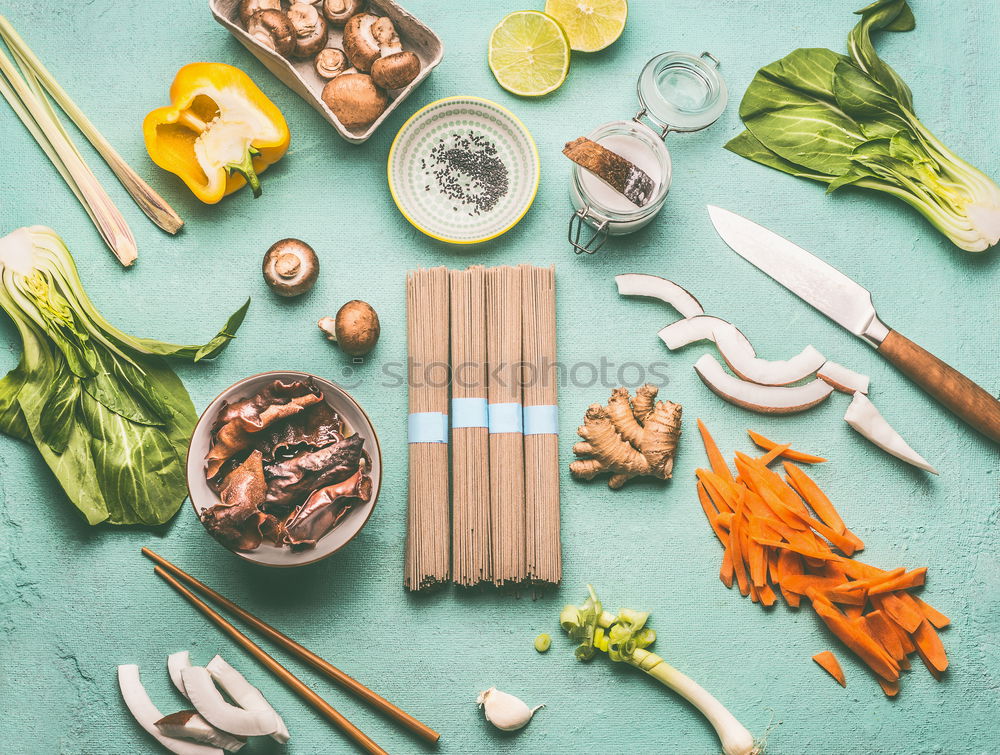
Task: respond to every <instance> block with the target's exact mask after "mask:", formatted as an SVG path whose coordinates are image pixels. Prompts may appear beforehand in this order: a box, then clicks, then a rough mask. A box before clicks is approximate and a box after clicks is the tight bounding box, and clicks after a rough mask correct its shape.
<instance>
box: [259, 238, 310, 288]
mask: <svg viewBox="0 0 1000 755" xmlns="http://www.w3.org/2000/svg"><path fill="white" fill-rule="evenodd" d="M261 272H262V273H263V274H264V280H265V281H267V285H269V286H270V287H271V290H273V291H274V292H275V293H276V294H278V295H279V296H299V295H300V294H304V293H305V292H306V291H308V290H309V289H310V288H312V287H313V284H314V283H315V282H316V278H317V277H318V276H319V257H317V256H316V252H315V251H314V250H313V248H312V247H311V246H309V244H307V243H306V242H304V241H300V240H299V239H292V238H288V239H282V240H281V241H276V242H275V243H273V244H272V245H271V248H270V249H268V250H267V253H266V254H265V255H264V263H263V265H262V266H261Z"/></svg>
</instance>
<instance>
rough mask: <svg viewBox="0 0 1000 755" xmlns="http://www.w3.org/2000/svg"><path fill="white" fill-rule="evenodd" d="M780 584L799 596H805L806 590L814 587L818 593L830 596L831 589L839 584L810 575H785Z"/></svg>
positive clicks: (834, 580) (829, 579) (833, 580)
mask: <svg viewBox="0 0 1000 755" xmlns="http://www.w3.org/2000/svg"><path fill="white" fill-rule="evenodd" d="M781 584H782V585H784V586H785V587H787V588H788V589H789V590H791V591H792V592H795V593H798V594H799V595H805V594H806V590H807V589H808V588H810V587H814V588H816V589H817V590H819V591H820V592H825V593H827V595H828V596H832V594H833V590H832V588H834V587H836V586H837V585H838V584H839V582H838V580H836V579H831V578H830V577H816V576H813V575H812V574H787V575H784V576H783V577H782V583H781Z"/></svg>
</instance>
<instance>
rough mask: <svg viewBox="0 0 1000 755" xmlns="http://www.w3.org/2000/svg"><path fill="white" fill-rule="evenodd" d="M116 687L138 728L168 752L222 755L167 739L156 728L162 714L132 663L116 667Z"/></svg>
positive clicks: (195, 744) (181, 741)
mask: <svg viewBox="0 0 1000 755" xmlns="http://www.w3.org/2000/svg"><path fill="white" fill-rule="evenodd" d="M118 687H119V688H120V689H121V692H122V699H124V700H125V705H126V707H127V708H128V709H129V712H130V713H131V714H132V717H133V718H135V720H136V722H137V723H138V724H139V726H141V727H142V728H143V729H145V731H146V733H147V734H149V735H150V736H151V737H153V738H154V739H156V741H157V742H159V743H160V744H161V745H163V746H164V747H166V748H167V749H168V750H170V752H173V753H177V755H224V753H223V751H222V750H220V749H219V748H218V747H213V746H211V745H204V744H199V743H197V742H190V741H188V740H186V739H177V738H175V737H168V736H166V735H165V734H163V732H161V731H160V730H159V729H157V728H156V722H157V721H159V720H160V719H161V718H163V714H162V713H160V711H159V710H158V709H157V707H156V706H155V705H153V701H152V700H150V699H149V695H148V694H146V688H145V687H143V686H142V680H141V679H140V677H139V667H138V666H136V665H135V664H134V663H128V664H125V665H123V666H119V667H118Z"/></svg>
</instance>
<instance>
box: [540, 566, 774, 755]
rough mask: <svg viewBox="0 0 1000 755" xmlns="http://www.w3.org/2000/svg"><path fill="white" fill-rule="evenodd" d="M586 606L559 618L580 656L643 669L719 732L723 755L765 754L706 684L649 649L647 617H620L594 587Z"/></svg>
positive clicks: (565, 610)
mask: <svg viewBox="0 0 1000 755" xmlns="http://www.w3.org/2000/svg"><path fill="white" fill-rule="evenodd" d="M587 590H588V591H589V592H590V595H589V596H588V597H587V600H586V601H585V602H584V603H583V605H581V606H572V605H568V606H566V607H565V608H563V610H562V613H561V614H559V623H560V624H561V625H562V628H563V629H564V630H565V631H566V633H567V634H569V636H570V637H571V638H572V639H574V640H577V641H578V642H579V643H580V645H579V646H578V647H577V648H576V657H577V658H578V659H579V660H581V661H588V660H590V659H591V658H593V657H594V656H595V655H596V654H597V652H598V651H600V652H604V653H606V654H607V656H608V657H609V658H610V659H611V660H612V661H617V662H624V663H627V664H629V665H630V666H635V667H636V668H637V669H639V670H641V671H644V672H645V673H647V674H649V675H650V676H651V677H653V678H654V679H656V680H657V681H659V682H661V683H662V684H665V685H666V686H667V687H669V688H670V689H672V690H673V691H674V692H676V693H677V694H678V695H680V696H681V697H683V698H684V699H685V700H687V701H688V702H689V703H691V704H692V705H693V706H694V707H695V708H697V709H698V710H699V711H700V712H701V714H702V715H704V716H705V718H706V719H708V722H709V723H710V724H712V726H713V727H714V728H715V731H716V733H717V734H718V735H719V741H720V742H721V743H722V752H723V755H760V753H762V752H763V747H762V746H761V745H758V744H757V743H756V742H754V738H753V735H752V734H751V733H750V732H749V731H748V730H747V729H746V727H744V726H743V724H741V723H740V722H739V721H737V720H736V717H735V716H733V714H732V713H730V712H729V711H728V710H727V709H726V708H725V707H724V706H723V705H722V703H720V702H719V701H718V700H716V699H715V698H714V697H712V695H710V694H709V693H708V692H707V691H706V690H705V689H704V688H703V687H702V686H701V685H699V684H698V683H697V682H695V681H694V680H693V679H691V678H690V677H689V676H687V675H685V674H682V673H681V672H680V671H678V670H677V669H675V668H674V667H673V666H671V665H670V664H669V663H667V662H666V661H665V660H663V658H661V657H660V656H658V655H657V654H656V653H652V652H650V651H648V650H646V648H647V647H649V646H650V645H652V644H653V642H654V641H655V640H656V632H654V631H653V630H652V629H650V628H649V627H647V626H646V621H647V619H648V618H649V614H648V613H643V612H641V611H632V610H629V609H627V608H626V609H623V610H621V611H620V612H619V613H618V615H617V616H615V615H613V614H611V613H610V612H608V611H605V610H604V609H603V606H602V605H601V601H600V600H599V599H598V597H597V594H596V593H595V592H594V588H593V587H591V586H590V585H587Z"/></svg>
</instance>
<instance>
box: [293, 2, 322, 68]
mask: <svg viewBox="0 0 1000 755" xmlns="http://www.w3.org/2000/svg"><path fill="white" fill-rule="evenodd" d="M286 15H287V16H288V20H289V21H290V22H291V24H292V28H294V29H295V49H294V50H292V57H293V58H299V59H301V60H306V59H308V58H311V57H312V56H313V55H315V54H316V53H318V52H319V51H320V50H322V49H323V48H324V47H326V19H325V18H323V15H322V14H321V13H320V12H319V8H317V7H316V6H315V5H310V4H309V3H302V2H296V3H292V5H291V7H290V8H289V9H288V13H287V14H286Z"/></svg>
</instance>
